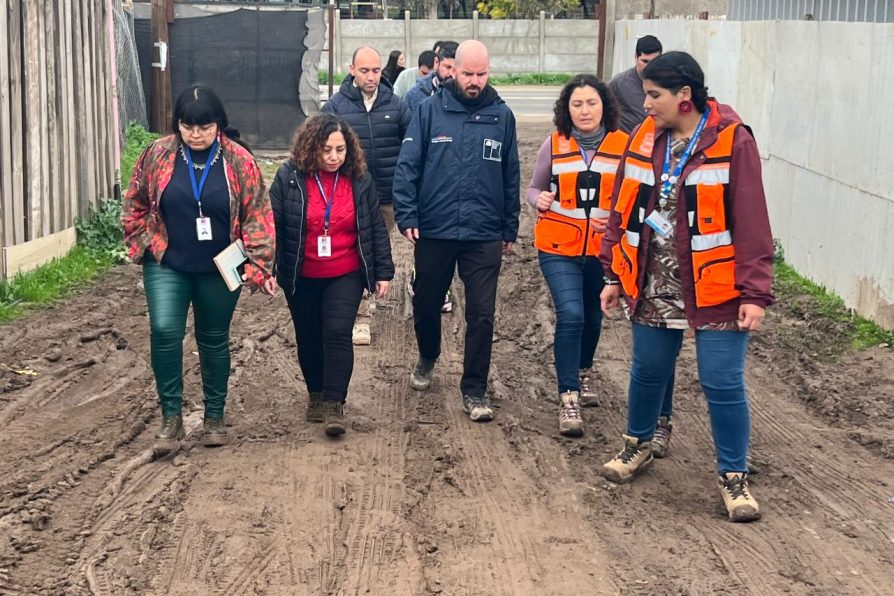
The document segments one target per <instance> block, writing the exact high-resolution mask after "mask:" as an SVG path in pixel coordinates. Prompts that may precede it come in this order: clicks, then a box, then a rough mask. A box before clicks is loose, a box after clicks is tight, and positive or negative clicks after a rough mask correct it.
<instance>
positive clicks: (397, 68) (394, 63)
mask: <svg viewBox="0 0 894 596" xmlns="http://www.w3.org/2000/svg"><path fill="white" fill-rule="evenodd" d="M406 67H407V59H406V58H405V57H404V53H403V52H401V51H400V50H392V51H391V53H390V54H389V55H388V63H387V64H386V65H385V68H384V69H382V77H383V78H384V79H385V80H386V81H388V84H389V85H391V86H392V87H394V83H396V82H397V77H398V75H400V73H402V72H403V71H404V69H406Z"/></svg>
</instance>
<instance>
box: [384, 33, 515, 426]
mask: <svg viewBox="0 0 894 596" xmlns="http://www.w3.org/2000/svg"><path fill="white" fill-rule="evenodd" d="M489 70H490V61H489V58H488V53H487V48H486V47H485V46H484V44H482V43H481V42H479V41H471V40H470V41H465V42H463V43H462V44H460V46H459V48H458V49H457V51H456V74H455V80H454V81H448V82H446V83H445V84H444V85H443V86H442V88H441V89H440V90H439V91H438V93H437V94H435V95H434V96H432V97H430V98H428V99H426V100H425V101H423V102H422V103H421V104H420V105H419V107H418V108H417V110H416V111H415V113H414V114H413V117H412V120H411V121H410V128H409V129H408V130H407V135H406V137H405V138H404V141H403V146H402V147H401V151H400V158H399V159H398V162H397V169H396V171H395V173H394V211H395V218H396V220H397V226H398V229H400V232H401V233H402V234H403V235H404V236H405V237H406V238H407V239H408V240H409V241H410V242H412V243H414V244H415V254H414V258H415V265H416V282H415V294H414V296H413V319H414V327H415V330H416V342H417V344H418V346H419V359H418V361H417V363H416V366H415V368H414V370H413V373H412V374H411V376H410V386H411V387H413V388H414V389H417V390H420V391H421V390H425V389H427V388H428V387H429V385H430V384H431V378H432V372H433V369H434V365H435V361H436V360H437V359H438V356H439V355H440V353H441V315H440V308H441V303H442V301H443V297H444V292H445V291H446V290H447V288H448V287H449V286H450V282H451V280H452V279H453V274H454V271H455V270H456V269H457V268H458V269H459V277H460V279H461V280H462V282H463V285H464V286H465V290H466V345H465V355H464V358H463V376H462V381H461V382H460V391H461V392H462V399H463V410H464V411H465V412H466V413H467V414H469V418H471V419H472V420H473V421H480V422H484V421H487V420H491V419H493V415H494V412H493V408H492V407H491V404H490V400H489V399H488V397H487V396H486V395H485V391H486V389H487V377H488V373H489V371H490V358H491V345H492V343H493V330H494V309H495V306H496V296H497V277H498V276H499V273H500V264H501V252H508V251H509V250H510V249H511V248H512V244H513V243H514V242H515V240H516V237H517V235H518V216H519V194H518V193H519V162H518V148H517V147H516V138H515V116H514V115H513V114H512V111H511V110H510V109H509V107H508V106H507V105H506V104H505V103H504V102H503V100H502V99H500V97H499V95H497V92H496V91H495V90H494V88H493V87H491V86H490V85H488V84H487V79H488V73H489Z"/></svg>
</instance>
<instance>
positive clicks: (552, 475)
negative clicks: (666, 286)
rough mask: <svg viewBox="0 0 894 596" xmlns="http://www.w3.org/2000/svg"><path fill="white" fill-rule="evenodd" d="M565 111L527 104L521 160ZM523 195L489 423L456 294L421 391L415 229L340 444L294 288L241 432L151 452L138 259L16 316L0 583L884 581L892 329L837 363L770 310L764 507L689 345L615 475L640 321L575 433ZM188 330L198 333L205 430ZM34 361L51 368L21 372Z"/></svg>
mask: <svg viewBox="0 0 894 596" xmlns="http://www.w3.org/2000/svg"><path fill="white" fill-rule="evenodd" d="M546 134H547V128H546V127H545V126H543V125H525V126H523V127H522V130H521V139H522V141H523V146H522V149H521V154H522V156H523V159H524V163H525V170H524V171H525V174H524V175H525V180H527V176H529V173H530V167H531V165H532V161H533V157H534V155H535V153H536V150H537V147H539V145H540V142H541V141H542V139H543V138H544V137H545V135H546ZM525 213H526V214H525V219H524V221H523V224H522V229H523V230H524V240H523V241H522V243H521V244H520V245H519V247H518V248H517V250H516V253H515V254H514V255H512V256H510V257H508V258H506V260H505V262H504V273H503V276H502V278H501V285H500V300H499V308H498V313H497V319H498V320H497V330H498V331H497V337H496V343H495V346H494V364H493V374H492V389H493V394H494V397H495V399H496V405H497V408H498V417H497V420H496V421H495V422H494V423H492V424H489V425H473V424H472V423H470V422H469V421H468V420H467V419H466V417H465V416H464V415H463V414H462V413H461V411H460V403H459V396H458V390H457V387H458V383H459V376H460V373H461V354H462V351H461V338H462V335H463V331H464V323H463V321H462V302H463V294H462V291H461V289H460V290H459V291H458V292H457V303H458V305H459V308H458V309H457V310H456V311H455V312H454V313H453V314H452V315H446V316H445V317H444V332H443V337H444V343H445V348H444V354H443V356H442V359H441V362H440V363H439V365H438V369H437V373H436V376H435V381H434V384H433V387H432V390H431V391H429V392H428V393H426V394H424V395H419V394H417V393H415V392H412V391H411V390H410V389H409V387H408V383H407V378H408V374H409V370H410V366H411V364H412V362H413V361H414V359H415V341H414V338H413V335H412V328H411V325H410V323H409V322H408V317H409V308H408V304H407V302H406V300H405V296H404V294H403V292H402V291H400V290H401V288H402V287H403V284H404V283H405V281H406V275H407V270H408V268H409V262H410V253H409V249H408V246H407V245H406V243H404V242H399V241H397V240H395V243H394V244H395V247H396V260H397V262H398V276H397V279H396V280H395V281H396V283H395V289H396V290H397V291H395V292H394V293H393V295H392V297H391V299H390V300H387V301H385V302H384V303H380V305H379V311H378V313H377V314H376V317H375V320H374V327H373V332H374V338H375V339H374V345H373V346H372V347H371V348H364V349H358V350H357V362H356V368H355V374H354V379H353V381H352V385H351V393H350V398H349V399H350V410H349V417H350V430H349V432H348V434H347V435H346V436H345V437H344V439H342V440H339V441H331V440H327V439H326V438H324V437H323V436H322V432H321V431H320V428H319V426H317V425H311V424H309V423H306V422H304V420H303V406H304V393H303V390H301V389H300V385H301V383H300V378H299V372H298V366H297V363H296V361H295V356H294V350H295V342H294V335H293V332H292V330H291V323H290V320H289V316H288V311H287V309H286V308H285V304H284V301H283V299H282V298H281V297H279V298H276V299H274V300H272V301H271V300H269V299H267V298H264V297H261V296H252V297H248V296H245V297H243V299H242V302H241V305H240V308H239V310H238V312H237V317H236V322H235V324H234V327H233V337H232V347H233V370H234V374H233V380H232V385H231V387H232V390H231V397H230V402H229V404H228V418H229V422H230V424H231V431H232V433H233V435H234V436H235V440H234V441H233V443H232V444H231V445H230V446H228V447H225V448H223V449H218V450H207V449H205V448H202V447H200V446H198V445H196V444H195V441H194V440H193V439H192V438H190V439H189V440H188V441H187V442H186V446H185V448H184V450H183V451H181V452H180V453H178V454H176V455H173V456H170V457H167V458H165V459H160V460H155V459H153V457H152V452H151V449H150V447H151V444H152V434H153V431H154V427H155V425H156V424H157V416H158V414H157V408H156V405H155V401H154V388H153V382H152V376H151V373H150V369H149V365H148V362H147V359H148V352H149V350H148V326H147V319H146V306H145V300H144V297H143V295H142V292H141V290H140V288H139V270H138V269H137V268H135V267H122V268H119V269H117V270H115V271H113V272H111V273H110V274H109V275H108V276H106V277H105V279H104V280H103V281H102V282H101V283H100V284H99V285H98V286H96V287H93V288H90V289H89V290H87V291H85V292H84V293H83V294H81V295H79V296H77V297H75V298H73V299H71V300H69V301H66V302H65V303H62V304H59V305H58V306H57V307H55V308H53V309H50V310H48V311H45V312H40V313H37V314H35V315H33V316H32V317H30V318H28V319H26V320H23V321H20V322H18V323H15V324H13V325H7V326H4V327H0V454H2V459H0V594H61V593H72V594H89V593H94V594H232V595H241V594H310V595H317V594H345V595H348V594H372V595H404V594H406V595H416V594H450V595H466V594H467V595H473V594H475V595H477V594H481V595H484V594H487V595H503V594H510V595H519V596H521V595H529V594H530V595H540V594H587V595H589V594H620V593H623V594H716V593H737V594H761V595H766V594H776V593H782V592H787V593H793V594H829V595H838V594H891V593H892V585H894V573H892V569H894V480H892V478H894V357H892V352H891V351H890V350H887V349H875V350H870V351H867V352H862V353H855V354H850V353H845V354H843V355H842V356H841V357H840V358H838V359H837V361H830V360H829V359H828V358H824V357H823V356H822V355H823V354H824V352H823V347H824V346H825V344H826V343H834V341H835V340H836V338H835V337H834V329H832V328H829V327H823V326H822V325H821V324H819V323H820V322H818V321H813V320H809V321H804V320H800V319H798V318H797V317H793V316H790V315H787V314H784V313H783V312H781V311H777V312H776V314H774V315H772V316H771V317H770V319H769V321H768V325H767V329H766V331H764V332H762V333H760V334H759V335H758V336H756V337H755V339H754V341H753V343H752V349H751V355H750V366H749V373H748V384H749V388H750V393H751V398H752V403H753V417H754V447H753V454H754V456H755V458H756V461H757V462H758V464H759V466H760V468H761V470H760V474H759V475H758V476H757V477H755V482H754V492H755V493H756V495H757V496H758V497H759V498H760V499H761V503H762V505H763V507H764V509H765V512H766V513H765V518H764V520H762V521H761V522H759V523H755V524H750V525H733V524H729V523H727V522H726V521H725V519H724V517H723V512H722V510H721V505H720V501H719V495H718V494H717V491H716V488H715V486H714V478H713V475H712V462H713V455H712V447H711V442H710V429H709V427H708V425H707V416H706V411H705V405H704V401H703V398H702V396H701V394H700V391H699V389H698V384H697V380H696V378H695V376H694V373H693V371H694V368H695V367H694V354H693V349H692V348H693V347H692V345H691V342H687V345H686V346H685V347H684V353H683V355H682V363H681V366H680V369H679V370H680V374H679V379H678V387H679V390H678V398H677V413H676V416H675V420H676V423H677V427H676V430H675V436H674V448H673V451H672V455H671V457H670V458H668V459H666V460H663V461H661V462H660V463H658V464H657V465H655V466H654V467H653V470H652V471H651V472H650V473H649V474H647V475H646V476H644V477H643V478H641V479H640V480H638V481H637V482H635V483H633V484H632V485H628V486H624V487H615V486H613V485H610V484H607V483H606V482H604V481H603V480H602V479H601V478H600V477H599V476H598V473H597V472H598V469H599V467H600V466H601V464H602V463H603V462H604V461H605V460H606V459H607V457H609V456H610V455H611V454H612V453H613V452H614V451H615V450H616V449H617V447H618V445H619V437H618V435H619V433H620V432H621V431H622V430H623V427H624V419H625V408H626V384H627V371H628V366H629V362H630V352H629V337H628V334H629V332H628V325H627V324H626V323H624V322H623V321H611V322H609V323H608V324H607V326H606V330H605V333H604V335H603V339H602V341H601V344H600V346H599V353H598V360H599V364H598V374H599V376H600V379H601V385H600V386H601V390H602V394H603V399H602V404H601V407H599V408H596V409H590V410H586V411H585V420H586V424H587V434H586V436H585V437H584V438H582V439H580V440H569V439H564V438H561V437H560V436H558V434H557V432H556V425H557V421H556V412H555V408H556V406H555V405H554V403H553V400H554V395H553V393H554V375H553V369H552V351H551V337H552V332H553V321H554V319H553V316H552V312H551V307H550V303H549V299H548V295H547V292H546V289H545V286H544V284H543V281H542V278H541V275H540V272H539V270H538V267H537V263H536V258H535V254H534V251H533V249H532V248H531V247H530V236H531V232H530V231H531V226H532V221H531V219H530V214H528V213H527V210H525ZM194 351H195V347H194V344H193V343H192V341H191V340H188V343H187V350H186V353H187V360H186V363H185V370H186V381H187V393H188V395H189V400H190V405H189V407H188V411H190V412H191V414H190V416H189V417H188V419H187V423H188V425H189V426H190V428H195V427H196V425H198V424H199V422H200V419H201V410H200V397H198V396H199V395H200V382H199V374H198V365H197V357H196V355H195V354H194ZM814 354H816V355H814ZM24 367H30V368H31V369H33V370H34V371H36V372H37V373H38V374H37V376H28V375H22V374H18V373H16V372H13V370H19V371H21V370H24Z"/></svg>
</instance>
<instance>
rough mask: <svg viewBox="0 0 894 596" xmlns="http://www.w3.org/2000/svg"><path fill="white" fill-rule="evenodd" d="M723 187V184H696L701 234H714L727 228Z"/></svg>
mask: <svg viewBox="0 0 894 596" xmlns="http://www.w3.org/2000/svg"><path fill="white" fill-rule="evenodd" d="M723 189H724V186H723V185H722V184H699V185H697V186H696V198H697V203H698V207H697V211H698V231H699V233H700V234H713V233H715V232H722V231H723V230H725V229H726V211H725V210H724V205H723V195H724V192H723Z"/></svg>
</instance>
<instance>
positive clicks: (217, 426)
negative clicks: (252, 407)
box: [202, 418, 230, 447]
mask: <svg viewBox="0 0 894 596" xmlns="http://www.w3.org/2000/svg"><path fill="white" fill-rule="evenodd" d="M229 442H230V436H229V435H228V434H227V425H226V423H224V419H223V418H205V421H204V423H202V445H204V446H205V447H220V446H222V445H226V444H227V443H229Z"/></svg>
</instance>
